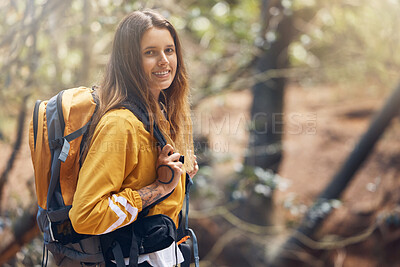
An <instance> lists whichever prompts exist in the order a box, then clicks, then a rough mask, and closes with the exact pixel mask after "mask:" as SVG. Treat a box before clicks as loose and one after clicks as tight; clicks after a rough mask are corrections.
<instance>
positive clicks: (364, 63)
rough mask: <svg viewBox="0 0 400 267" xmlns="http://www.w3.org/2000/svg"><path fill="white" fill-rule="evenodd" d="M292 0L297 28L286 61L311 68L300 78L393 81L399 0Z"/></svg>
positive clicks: (399, 40)
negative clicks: (297, 35) (297, 30)
mask: <svg viewBox="0 0 400 267" xmlns="http://www.w3.org/2000/svg"><path fill="white" fill-rule="evenodd" d="M294 2H295V4H294V5H293V9H294V13H295V14H296V15H295V16H296V18H297V22H296V27H297V28H298V29H299V31H300V33H299V38H298V40H297V41H296V42H293V43H292V45H291V48H290V52H291V53H290V54H291V62H292V64H293V66H302V67H308V68H310V69H311V72H310V73H309V75H308V77H301V78H300V80H302V81H303V82H307V81H311V82H314V83H315V82H318V83H321V82H322V83H327V82H328V83H331V84H348V85H350V86H354V85H355V87H361V86H365V85H371V84H376V85H380V86H381V88H382V87H383V88H389V89H391V88H392V87H393V86H394V85H395V83H396V82H397V80H398V79H399V77H398V73H399V69H400V56H399V53H397V51H398V50H399V49H400V34H399V32H400V31H399V25H400V17H399V14H400V3H399V1H395V0H385V1H372V0H368V1H312V0H298V1H294ZM310 10H312V12H310ZM350 86H349V87H350Z"/></svg>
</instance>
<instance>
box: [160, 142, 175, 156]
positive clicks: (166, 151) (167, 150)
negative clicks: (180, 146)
mask: <svg viewBox="0 0 400 267" xmlns="http://www.w3.org/2000/svg"><path fill="white" fill-rule="evenodd" d="M172 152H174V148H173V147H172V146H171V145H170V144H166V145H165V146H164V147H163V149H162V151H161V153H162V154H163V155H164V156H166V157H167V156H169V154H170V153H172Z"/></svg>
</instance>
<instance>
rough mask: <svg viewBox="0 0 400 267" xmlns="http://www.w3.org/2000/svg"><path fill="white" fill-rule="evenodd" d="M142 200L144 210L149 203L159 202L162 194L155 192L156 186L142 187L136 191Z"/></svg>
mask: <svg viewBox="0 0 400 267" xmlns="http://www.w3.org/2000/svg"><path fill="white" fill-rule="evenodd" d="M137 192H138V193H139V195H140V197H141V199H142V207H143V208H145V207H147V206H149V205H150V204H151V203H153V202H155V201H157V200H159V199H160V198H161V197H162V194H161V193H160V192H159V190H157V186H156V185H150V186H146V187H143V188H142V189H139V190H138V191H137Z"/></svg>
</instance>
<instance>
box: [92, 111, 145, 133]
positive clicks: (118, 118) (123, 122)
mask: <svg viewBox="0 0 400 267" xmlns="http://www.w3.org/2000/svg"><path fill="white" fill-rule="evenodd" d="M104 128H107V129H108V130H111V129H112V130H113V131H121V132H127V131H132V130H134V131H135V130H140V131H141V130H144V125H143V123H142V122H141V121H140V120H139V119H138V118H137V117H136V116H135V115H134V114H133V113H132V112H131V111H129V110H128V109H125V108H120V109H113V110H110V111H108V112H107V113H106V114H104V116H103V117H102V118H101V119H100V121H99V123H98V125H97V129H98V130H101V129H104Z"/></svg>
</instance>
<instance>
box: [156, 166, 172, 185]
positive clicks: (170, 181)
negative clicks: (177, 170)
mask: <svg viewBox="0 0 400 267" xmlns="http://www.w3.org/2000/svg"><path fill="white" fill-rule="evenodd" d="M161 167H167V168H168V169H169V170H170V171H171V176H172V177H171V179H170V180H169V181H168V182H163V181H161V180H158V181H159V182H160V183H162V184H170V183H172V181H173V180H174V177H175V174H174V170H173V169H172V168H171V167H170V166H168V165H160V166H158V167H157V172H158V170H159V169H160V168H161Z"/></svg>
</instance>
